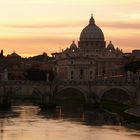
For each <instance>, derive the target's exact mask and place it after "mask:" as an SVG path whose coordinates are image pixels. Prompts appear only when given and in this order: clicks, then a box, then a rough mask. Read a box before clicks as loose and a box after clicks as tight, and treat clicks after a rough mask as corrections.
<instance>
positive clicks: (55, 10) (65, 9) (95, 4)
mask: <svg viewBox="0 0 140 140" xmlns="http://www.w3.org/2000/svg"><path fill="white" fill-rule="evenodd" d="M139 7H140V0H123V1H122V0H108V1H105V0H55V1H52V0H0V49H4V52H5V54H8V53H12V51H13V50H15V51H16V52H17V53H19V54H20V55H22V56H30V55H36V54H40V53H42V52H47V53H48V54H50V53H51V52H55V51H59V50H60V48H66V47H68V46H69V45H70V44H71V42H72V40H75V41H76V42H77V41H78V40H79V35H80V32H81V30H82V29H83V28H84V27H85V26H86V25H87V24H88V21H89V18H90V14H91V13H93V15H94V18H95V21H96V24H97V25H98V26H99V27H100V28H101V29H102V30H103V32H104V35H105V40H106V41H107V42H109V40H112V42H113V43H114V45H115V46H116V47H119V48H120V49H123V50H124V51H125V52H128V51H131V50H133V49H140V46H139V44H140V43H139V42H140V41H139V40H140V8H139Z"/></svg>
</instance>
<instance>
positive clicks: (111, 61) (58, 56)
mask: <svg viewBox="0 0 140 140" xmlns="http://www.w3.org/2000/svg"><path fill="white" fill-rule="evenodd" d="M52 55H53V57H54V59H55V70H56V71H57V78H58V79H59V80H63V81H81V80H82V81H94V80H95V79H97V78H100V77H104V78H106V77H113V76H118V75H122V66H123V52H122V50H120V49H119V48H115V46H114V45H113V44H112V42H111V41H110V42H109V44H108V45H106V41H105V38H104V34H103V31H102V30H101V29H100V28H99V27H98V26H97V25H96V23H95V20H94V18H93V16H91V18H90V20H89V24H88V25H87V26H86V27H85V28H84V29H83V30H82V32H81V34H80V39H79V41H78V45H76V43H75V42H74V41H73V42H72V44H71V45H70V46H69V47H68V48H66V49H65V50H63V51H62V52H59V53H53V54H52Z"/></svg>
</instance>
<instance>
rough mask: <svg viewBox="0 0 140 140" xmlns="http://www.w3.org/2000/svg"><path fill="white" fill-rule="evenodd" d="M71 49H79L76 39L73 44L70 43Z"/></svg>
mask: <svg viewBox="0 0 140 140" xmlns="http://www.w3.org/2000/svg"><path fill="white" fill-rule="evenodd" d="M70 49H71V50H76V49H77V45H76V44H75V42H74V41H73V42H72V44H71V45H70Z"/></svg>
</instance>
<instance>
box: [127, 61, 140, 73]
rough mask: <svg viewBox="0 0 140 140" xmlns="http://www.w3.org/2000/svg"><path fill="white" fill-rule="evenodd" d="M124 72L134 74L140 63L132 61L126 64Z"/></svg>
mask: <svg viewBox="0 0 140 140" xmlns="http://www.w3.org/2000/svg"><path fill="white" fill-rule="evenodd" d="M125 70H126V71H132V72H133V73H136V72H137V71H138V70H140V61H134V62H130V63H128V64H126V65H125Z"/></svg>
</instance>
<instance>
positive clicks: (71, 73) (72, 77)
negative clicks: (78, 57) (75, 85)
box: [71, 71, 73, 80]
mask: <svg viewBox="0 0 140 140" xmlns="http://www.w3.org/2000/svg"><path fill="white" fill-rule="evenodd" d="M72 79H73V71H71V80H72Z"/></svg>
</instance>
